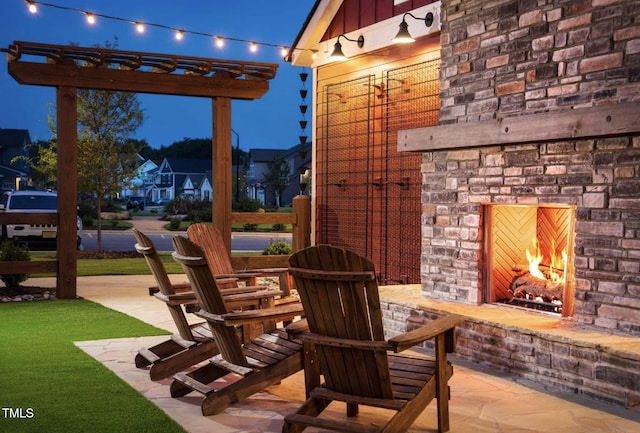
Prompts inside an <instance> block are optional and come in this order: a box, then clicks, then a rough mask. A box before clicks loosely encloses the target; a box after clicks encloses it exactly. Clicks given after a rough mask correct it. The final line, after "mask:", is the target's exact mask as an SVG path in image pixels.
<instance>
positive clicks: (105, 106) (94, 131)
mask: <svg viewBox="0 0 640 433" xmlns="http://www.w3.org/2000/svg"><path fill="white" fill-rule="evenodd" d="M116 45H117V44H115V43H114V44H111V43H109V42H107V44H106V46H107V48H114V47H115V46H116ZM103 67H110V65H105V66H103ZM54 108H55V107H54ZM77 108H78V191H79V192H80V193H84V194H87V195H89V196H90V197H92V198H94V199H95V200H96V210H97V216H98V218H97V221H98V238H97V242H96V245H97V249H98V250H100V249H101V248H102V223H101V219H100V213H101V212H102V200H103V198H105V197H107V196H112V197H114V196H116V194H117V193H118V191H119V190H120V188H121V186H122V184H123V183H124V182H126V181H127V180H129V179H132V178H133V177H135V176H136V174H137V169H138V159H137V156H136V155H137V153H138V151H139V150H140V149H141V148H142V147H143V146H144V145H145V144H146V142H145V141H139V140H134V139H132V138H131V137H132V136H133V134H134V133H135V131H136V130H137V129H138V128H139V127H140V126H141V125H142V123H143V121H144V112H143V110H142V108H140V102H139V101H138V97H137V95H136V94H135V93H128V92H119V91H109V90H94V89H78V90H77ZM54 119H55V112H54V110H51V111H50V112H49V129H50V130H51V133H52V138H51V139H50V141H49V142H48V143H46V142H45V143H44V144H42V143H41V145H40V146H39V147H38V149H37V155H35V156H33V157H30V158H29V162H30V164H31V166H32V168H33V169H34V170H36V171H37V172H38V173H40V174H41V175H42V176H43V177H44V178H45V179H46V181H47V182H49V183H53V184H55V183H56V181H57V179H56V176H57V174H56V167H57V156H56V155H57V135H56V132H57V127H56V124H55V120H54Z"/></svg>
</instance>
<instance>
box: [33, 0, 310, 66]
mask: <svg viewBox="0 0 640 433" xmlns="http://www.w3.org/2000/svg"><path fill="white" fill-rule="evenodd" d="M25 2H26V3H27V5H28V8H29V12H31V13H32V14H35V13H37V12H38V6H44V7H51V8H56V9H61V10H65V11H71V12H77V13H81V14H83V15H85V16H86V19H87V22H88V23H89V24H95V22H96V19H97V17H100V18H103V19H106V20H113V21H120V22H124V23H129V24H132V25H135V27H136V31H137V32H138V33H144V32H145V27H157V28H161V29H165V30H171V31H173V32H174V34H175V38H176V39H177V40H181V39H183V38H184V36H185V35H186V34H187V33H189V34H192V35H197V36H206V37H209V38H214V39H215V45H216V47H218V48H222V47H223V46H224V44H225V40H228V41H232V42H241V43H248V44H249V50H250V51H251V52H252V53H256V52H257V51H258V46H259V45H262V46H266V47H273V48H279V49H280V54H282V55H283V56H285V55H286V54H287V53H288V49H287V47H285V46H282V45H278V44H271V43H268V42H256V41H249V40H246V39H240V38H233V37H229V36H225V37H224V38H223V37H222V36H219V35H213V34H209V33H204V32H198V31H194V30H187V29H178V28H175V27H171V26H167V25H164V24H157V23H150V22H142V21H136V20H130V19H126V18H121V17H116V16H112V15H104V14H99V13H93V12H88V11H84V10H81V9H76V8H74V7H69V6H60V5H56V4H53V3H45V2H40V1H35V0H34V1H32V0H25ZM295 50H300V51H309V50H307V49H303V48H295ZM310 51H312V52H313V55H314V56H315V51H314V50H310Z"/></svg>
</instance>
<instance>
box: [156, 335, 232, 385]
mask: <svg viewBox="0 0 640 433" xmlns="http://www.w3.org/2000/svg"><path fill="white" fill-rule="evenodd" d="M218 353H219V351H218V346H216V343H215V342H214V341H208V342H204V343H200V344H198V345H196V346H193V347H192V348H190V349H183V350H182V351H181V352H179V353H176V354H175V355H172V356H170V357H167V358H165V359H162V360H160V361H158V362H155V363H153V364H152V365H151V368H150V369H149V378H150V379H151V380H154V381H155V380H161V379H164V378H166V377H169V376H171V375H174V374H176V373H178V372H180V371H184V370H186V369H187V368H189V367H191V366H192V365H196V364H199V363H200V362H202V361H204V360H205V359H208V358H211V357H212V356H215V355H217V354H218Z"/></svg>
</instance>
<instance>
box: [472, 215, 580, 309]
mask: <svg viewBox="0 0 640 433" xmlns="http://www.w3.org/2000/svg"><path fill="white" fill-rule="evenodd" d="M484 213H485V218H484V220H485V225H484V227H485V233H484V235H485V236H484V239H485V241H484V257H485V260H484V263H485V275H486V278H485V282H486V283H485V291H484V296H485V299H486V300H487V301H488V302H491V303H500V304H506V305H511V306H515V307H518V308H527V309H534V310H538V311H544V312H548V313H551V314H557V315H562V316H564V317H570V316H572V315H573V300H574V296H575V278H574V275H575V272H574V240H575V235H574V233H575V206H569V205H555V204H539V205H512V204H489V205H485V206H484Z"/></svg>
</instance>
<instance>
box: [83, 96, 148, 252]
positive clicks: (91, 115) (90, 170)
mask: <svg viewBox="0 0 640 433" xmlns="http://www.w3.org/2000/svg"><path fill="white" fill-rule="evenodd" d="M143 121H144V113H143V110H142V109H141V108H140V102H139V101H138V97H137V95H136V94H135V93H128V92H119V91H108V90H93V89H79V90H78V190H79V191H81V192H85V193H88V194H90V195H91V196H92V197H95V199H96V208H97V214H98V238H97V241H96V245H97V249H98V250H100V249H101V241H102V224H101V219H100V213H101V211H102V199H103V198H104V197H106V196H110V195H111V196H115V195H116V194H117V192H118V191H119V190H120V187H121V186H122V184H123V183H124V182H125V181H127V180H129V179H131V178H133V177H135V175H136V173H137V168H138V166H137V162H138V160H137V157H136V154H137V152H138V150H139V143H138V142H136V141H134V140H129V138H130V137H131V136H132V135H133V134H134V133H135V131H136V130H137V129H138V128H139V127H140V126H141V125H142V122H143Z"/></svg>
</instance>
